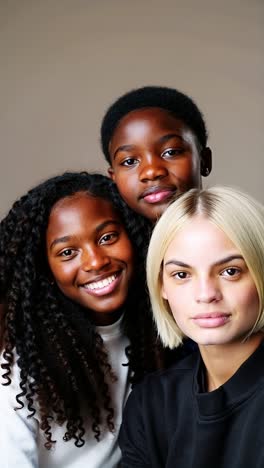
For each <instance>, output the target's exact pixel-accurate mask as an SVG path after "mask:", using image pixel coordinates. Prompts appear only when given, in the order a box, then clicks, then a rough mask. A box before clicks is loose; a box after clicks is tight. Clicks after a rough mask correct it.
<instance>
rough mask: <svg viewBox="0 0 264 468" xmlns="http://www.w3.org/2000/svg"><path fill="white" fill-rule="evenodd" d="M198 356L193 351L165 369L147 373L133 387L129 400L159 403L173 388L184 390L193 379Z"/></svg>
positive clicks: (163, 400) (179, 390)
mask: <svg viewBox="0 0 264 468" xmlns="http://www.w3.org/2000/svg"><path fill="white" fill-rule="evenodd" d="M198 356H199V353H198V352H194V353H192V354H191V355H189V356H188V357H186V358H185V359H183V360H181V361H179V362H177V364H175V365H173V366H171V367H169V368H168V369H166V370H162V371H156V372H153V373H151V374H149V375H147V376H146V377H145V378H144V380H143V381H142V382H141V383H139V384H137V385H136V386H135V387H134V389H133V391H132V392H131V395H130V397H129V400H132V401H135V400H138V402H139V401H140V402H141V404H143V405H144V403H146V404H147V405H150V404H151V402H153V404H155V403H156V402H157V401H158V402H159V405H160V404H162V402H165V401H166V400H167V398H168V396H169V394H170V393H172V392H174V391H175V390H176V391H177V393H178V394H179V393H180V392H185V390H186V388H187V387H188V386H189V384H191V383H192V381H193V374H194V371H195V369H196V366H197V360H198Z"/></svg>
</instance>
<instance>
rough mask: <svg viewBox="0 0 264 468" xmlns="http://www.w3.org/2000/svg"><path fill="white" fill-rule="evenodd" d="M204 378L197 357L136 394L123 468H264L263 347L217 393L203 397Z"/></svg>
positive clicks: (126, 422)
mask: <svg viewBox="0 0 264 468" xmlns="http://www.w3.org/2000/svg"><path fill="white" fill-rule="evenodd" d="M203 375H204V374H203V363H202V360H201V357H200V354H199V352H195V353H193V354H192V355H191V356H189V357H188V358H186V359H184V360H183V361H181V362H180V363H178V364H177V365H176V366H174V367H171V368H170V369H168V370H166V371H163V372H159V373H155V374H151V375H149V376H147V377H146V379H145V380H144V382H143V383H142V384H139V385H138V386H137V387H136V388H135V389H134V390H133V392H132V393H131V395H130V397H129V399H128V402H127V405H126V408H125V413H124V418H123V424H122V428H121V433H120V439H119V441H120V446H121V450H122V456H123V458H122V467H124V468H128V467H129V468H131V467H133V468H135V467H141V468H143V467H151V468H165V467H166V468H175V467H176V468H177V467H179V468H220V467H221V468H261V467H264V344H261V346H260V347H259V348H258V349H257V350H256V351H255V352H254V353H253V354H252V355H251V356H250V357H249V359H248V360H247V361H245V362H244V363H243V365H242V366H241V367H240V368H239V369H238V371H237V372H236V373H235V374H234V375H233V377H231V379H229V380H228V381H227V382H226V383H225V384H224V385H223V386H221V387H219V388H218V389H217V390H214V391H212V392H209V393H203Z"/></svg>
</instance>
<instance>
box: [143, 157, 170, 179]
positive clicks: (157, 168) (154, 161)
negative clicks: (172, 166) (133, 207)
mask: <svg viewBox="0 0 264 468" xmlns="http://www.w3.org/2000/svg"><path fill="white" fill-rule="evenodd" d="M167 175H168V170H167V168H166V163H165V162H164V161H163V160H162V159H161V158H159V157H158V156H152V155H149V156H148V157H147V158H146V160H145V161H144V163H143V164H142V167H141V173H140V180H141V182H148V181H149V180H159V179H163V178H164V177H166V176H167Z"/></svg>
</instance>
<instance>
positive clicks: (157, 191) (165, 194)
mask: <svg viewBox="0 0 264 468" xmlns="http://www.w3.org/2000/svg"><path fill="white" fill-rule="evenodd" d="M175 192H176V188H175V186H159V185H155V186H152V187H149V188H148V189H146V190H144V192H142V194H141V195H140V197H139V198H140V199H144V201H146V202H147V203H160V202H163V201H165V200H167V199H169V198H171V197H172V196H173V195H174V194H175Z"/></svg>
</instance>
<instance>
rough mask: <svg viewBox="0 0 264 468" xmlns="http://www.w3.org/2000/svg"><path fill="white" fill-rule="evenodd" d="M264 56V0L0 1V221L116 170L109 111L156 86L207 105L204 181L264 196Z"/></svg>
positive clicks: (205, 109) (261, 197)
mask: <svg viewBox="0 0 264 468" xmlns="http://www.w3.org/2000/svg"><path fill="white" fill-rule="evenodd" d="M263 57H264V1H263V0H221V1H218V0H198V1H197V0H182V1H181V0H163V1H157V0H152V1H151V0H133V1H128V0H0V70H1V72H0V81H1V84H0V103H1V104H0V153H1V171H0V191H1V197H0V216H1V217H2V216H4V215H5V214H6V212H7V210H8V209H9V208H10V207H11V204H12V203H13V201H14V200H15V199H16V198H18V197H19V196H21V195H22V194H24V192H26V191H27V190H28V189H29V188H31V187H32V186H33V185H35V184H37V183H38V182H40V181H42V180H43V179H45V178H47V177H49V176H52V175H55V174H57V173H60V172H62V171H65V170H81V169H86V170H91V171H97V170H98V171H102V172H106V168H107V165H106V163H105V162H104V158H103V156H102V154H101V150H100V145H99V128H100V122H101V119H102V117H103V114H104V112H105V110H106V109H107V107H108V106H109V105H110V104H111V103H112V101H113V100H115V99H116V98H117V97H118V96H119V95H120V94H122V93H124V92H126V91H128V90H130V89H132V88H135V87H139V86H143V85H149V84H151V85H166V86H172V87H176V88H178V89H179V90H181V91H183V92H185V93H187V94H188V95H190V96H191V97H192V98H193V99H194V100H195V101H196V102H197V104H198V106H199V107H200V109H201V110H202V111H203V113H204V116H205V119H206V121H207V126H208V130H209V145H210V146H211V148H212V149H213V172H212V175H211V176H210V177H209V178H208V179H204V182H205V185H206V186H208V185H212V184H215V183H221V184H231V185H236V186H239V187H241V188H243V189H245V190H247V191H248V192H249V193H251V194H252V195H254V196H256V197H257V198H258V199H260V200H261V201H262V202H264V192H263V189H262V185H263V169H264V157H263V156H264V132H263V122H264V97H263V94H264V93H263V91H264V59H263Z"/></svg>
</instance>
